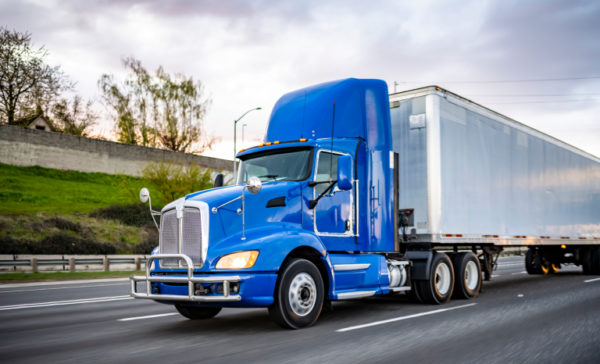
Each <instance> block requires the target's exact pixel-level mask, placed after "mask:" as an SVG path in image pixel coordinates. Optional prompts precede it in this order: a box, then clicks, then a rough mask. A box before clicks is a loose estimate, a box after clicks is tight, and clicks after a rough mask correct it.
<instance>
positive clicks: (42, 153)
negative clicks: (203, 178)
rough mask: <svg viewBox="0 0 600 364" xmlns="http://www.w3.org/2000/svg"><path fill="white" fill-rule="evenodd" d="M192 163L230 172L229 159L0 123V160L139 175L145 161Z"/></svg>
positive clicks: (231, 166) (21, 164)
mask: <svg viewBox="0 0 600 364" xmlns="http://www.w3.org/2000/svg"><path fill="white" fill-rule="evenodd" d="M161 161H164V162H169V163H176V164H184V165H187V164H196V165H199V166H201V167H203V168H209V169H212V170H215V171H223V172H225V173H227V172H231V171H232V169H233V165H232V164H233V163H232V161H230V160H226V159H219V158H211V157H204V156H198V155H193V154H185V153H177V152H172V151H168V150H162V149H155V148H147V147H141V146H137V145H129V144H123V143H117V142H110V141H105V140H98V139H90V138H84V137H78V136H73V135H68V134H62V133H54V132H48V131H40V130H30V129H25V128H21V127H17V126H11V125H0V163H5V164H12V165H18V166H36V165H37V166H40V167H46V168H56V169H70V170H76V171H81V172H102V173H110V174H115V173H121V174H126V175H130V176H141V172H142V170H143V169H144V167H145V166H146V165H148V163H152V162H161Z"/></svg>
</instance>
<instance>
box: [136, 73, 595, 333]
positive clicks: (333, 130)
mask: <svg viewBox="0 0 600 364" xmlns="http://www.w3.org/2000/svg"><path fill="white" fill-rule="evenodd" d="M440 90H441V89H439V88H435V90H433V89H432V90H426V91H427V92H429V93H431V92H445V91H443V90H442V91H440ZM425 94H427V93H425ZM415 95H416V96H414V98H413V101H414V102H413V103H414V105H412V104H409V106H413V108H412V109H411V110H412V111H411V112H414V113H416V112H417V111H418V110H421V111H419V112H421V114H418V113H417V114H414V113H413V114H414V115H413V114H410V117H411V118H412V117H413V116H414V117H415V120H414V122H413V120H412V119H410V120H409V115H408V114H406V113H407V111H406V110H408V109H410V107H408V106H406V105H404V106H403V107H400V108H399V110H400V113H399V112H398V111H395V113H396V114H397V118H396V119H394V120H395V123H396V124H398V125H400V126H401V128H399V127H396V129H395V130H394V133H395V134H394V141H395V143H396V145H394V144H393V143H392V135H393V132H392V123H391V120H390V103H389V95H388V92H387V85H386V84H385V82H383V81H380V80H359V79H353V78H351V79H345V80H340V81H334V82H329V83H324V84H320V85H315V86H311V87H308V88H305V89H301V90H297V91H294V92H290V93H288V94H286V95H284V96H282V97H281V98H280V99H279V101H278V102H277V103H276V104H275V106H274V108H273V111H272V113H271V116H270V120H269V125H268V128H267V133H266V136H265V141H264V143H263V144H261V145H259V146H257V147H253V148H249V149H246V150H242V151H240V153H238V155H237V157H238V158H240V159H241V160H242V166H244V165H245V163H248V166H249V167H248V168H250V169H248V170H247V171H243V168H242V167H240V178H239V180H238V185H235V186H229V187H220V188H215V189H210V190H206V191H201V192H197V193H193V194H190V195H188V196H186V197H185V198H183V199H180V200H177V201H174V202H173V203H171V204H169V205H167V206H165V207H164V208H163V210H162V213H163V216H164V215H165V214H168V213H173V212H174V211H176V213H177V224H178V226H177V227H176V226H168V227H167V230H168V229H171V230H169V231H171V232H173V231H175V230H176V229H177V228H178V229H179V230H178V232H175V234H176V236H177V239H178V242H177V244H178V245H177V249H178V251H169V252H168V253H167V254H174V255H176V256H181V255H182V254H181V252H182V249H183V245H185V244H187V245H190V244H191V245H192V246H196V245H194V244H200V245H201V244H204V243H202V241H204V240H203V239H206V235H208V246H207V247H206V246H202V248H207V250H206V254H205V255H206V256H205V259H204V260H202V261H201V262H196V261H194V262H193V263H194V264H196V263H199V264H197V265H195V266H193V267H192V266H191V265H189V264H190V263H189V262H192V260H190V259H189V258H187V257H186V256H185V255H183V258H185V259H182V260H183V261H185V262H186V263H185V264H184V265H181V261H180V263H178V264H179V265H178V264H175V265H170V266H169V265H164V266H163V265H162V263H161V264H160V265H159V264H157V263H155V264H153V266H152V267H148V269H147V273H146V276H145V277H132V295H133V296H134V297H139V298H151V299H155V300H157V301H162V302H167V303H175V304H177V303H179V302H184V304H186V305H188V306H189V307H198V308H200V309H201V308H202V307H209V306H217V307H264V306H268V307H269V310H270V312H271V310H274V312H276V315H275V316H276V317H279V319H282V317H284V316H285V315H283V316H281V309H282V307H283V306H282V305H285V302H284V301H285V300H286V297H287V296H286V295H287V294H288V292H287V291H284V290H283V288H282V287H284V286H285V285H286V284H288V283H289V282H287V281H286V279H287V278H285V277H286V274H288V273H289V272H290V270H289V269H290V267H291V266H292V265H293V264H291V263H293V262H295V260H294V259H297V258H302V259H306V260H309V261H311V262H312V263H311V264H314V266H315V267H316V269H317V270H318V272H319V273H318V275H319V277H321V278H322V280H323V284H324V295H325V296H326V299H328V300H332V301H333V300H341V299H349V298H360V297H366V296H371V295H382V294H389V293H394V292H402V291H410V290H412V291H413V292H414V297H415V298H417V299H418V300H421V301H424V302H428V303H445V302H447V301H448V300H449V299H450V297H451V296H452V293H453V291H454V290H455V289H456V290H457V291H458V295H459V296H462V297H465V298H473V297H475V296H476V295H477V294H478V292H479V288H480V285H479V286H475V287H471V288H469V287H467V286H466V285H468V284H469V283H468V279H467V278H466V276H465V274H466V273H465V272H466V270H465V271H457V269H458V268H457V267H458V265H461V266H466V264H461V262H469V261H470V262H472V263H473V264H475V265H476V275H477V276H478V278H479V280H478V282H479V284H480V281H481V272H482V271H483V272H485V273H486V276H491V271H492V269H493V267H494V264H495V263H494V261H493V259H492V257H493V255H494V254H496V253H499V251H500V250H501V249H499V248H498V245H502V244H501V243H502V241H504V240H502V239H496V240H493V239H492V240H489V239H488V238H485V236H483V238H480V239H478V240H475V239H471V240H470V241H463V240H462V239H460V238H461V237H462V235H460V234H445V235H446V236H444V235H442V234H438V235H436V236H433V235H432V236H428V235H421V236H416V234H415V230H416V229H414V228H413V229H412V231H407V227H411V226H413V227H414V226H415V223H414V221H412V220H411V219H413V220H414V216H412V215H411V214H412V213H413V212H414V209H413V210H411V209H402V206H398V205H394V204H395V203H396V204H398V200H402V199H399V198H398V196H399V194H398V192H397V191H398V188H399V184H402V183H403V186H404V188H406V186H410V188H412V191H413V192H415V191H416V192H415V193H416V194H418V196H419V197H418V198H417V200H418V201H417V202H418V203H417V202H415V206H423V205H426V204H427V202H428V201H429V200H430V199H432V196H433V197H436V196H435V195H432V189H433V190H434V191H435V187H436V185H435V183H433V182H431V181H430V179H431V180H432V181H435V179H434V178H433V177H431V176H428V173H429V169H428V170H427V171H426V172H427V173H425V172H424V171H425V167H427V168H430V167H431V166H430V160H429V159H430V158H431V157H430V156H429V155H416V154H415V153H414V150H412V149H411V150H406V149H402V148H408V147H409V146H410V147H411V148H414V147H415V145H421V144H423V143H424V142H425V140H424V139H423V138H425V131H424V129H423V128H424V127H425V126H426V125H427V123H429V122H430V121H427V120H428V119H426V118H425V116H426V114H424V113H423V112H424V111H426V109H427V108H429V109H432V110H433V111H431V110H429V109H427V113H430V114H431V113H433V115H434V116H433V117H434V118H435V115H436V114H435V105H436V104H435V102H432V101H431V100H430V101H427V103H428V104H427V105H429V106H427V108H426V107H425V104H426V103H425V101H424V99H423V98H424V96H422V94H421V93H420V91H419V90H417V92H416V93H415ZM395 97H396V98H398V97H399V96H398V94H396V96H395ZM410 97H413V96H410ZM436 97H437V95H436ZM400 100H404V99H402V97H400ZM467 101H468V100H467ZM394 102H399V103H401V102H402V101H394ZM409 103H410V101H409ZM466 104H468V103H466ZM398 105H400V104H397V105H393V107H394V108H396V107H398ZM432 105H433V106H432ZM405 114H406V115H405ZM427 117H429V114H427ZM459 121H460V120H459ZM409 133H412V134H410V137H409V136H407V135H408V134H409ZM398 134H399V135H398ZM415 138H417V139H415ZM418 138H421V139H418ZM399 140H407V142H406V143H405V144H406V145H404V144H401V145H398V143H399V142H398V141H399ZM419 140H420V141H419ZM415 143H416V144H415ZM427 143H429V141H428V142H427ZM427 148H428V149H427V151H428V153H429V149H431V148H432V150H433V151H436V150H437V149H435V148H436V146H435V145H434V146H433V147H431V145H430V144H427ZM308 150H310V153H306V151H308ZM300 151H302V152H300ZM399 151H402V153H404V155H403V156H402V158H403V159H401V161H404V163H405V162H406V161H407V160H416V161H417V162H415V163H414V164H415V165H417V166H418V167H419V168H420V169H419V171H420V172H419V175H418V178H419V181H420V184H418V183H417V184H416V185H415V183H414V182H415V180H416V179H415V178H412V179H411V178H409V177H410V170H409V168H408V167H406V163H405V164H404V165H405V169H398V170H395V169H394V168H399V167H397V166H398V164H397V163H399V162H398V160H399V157H398V154H395V155H394V152H396V153H398V152H399ZM296 152H298V153H296ZM294 153H296V154H294ZM411 153H412V154H411ZM301 154H302V155H303V156H305V158H307V159H305V160H302V159H299V160H297V163H300V164H302V163H306V164H305V165H304V166H305V167H306V168H305V169H306V170H307V173H306V176H303V177H302V178H296V179H290V180H286V178H285V175H283V176H280V175H279V174H273V173H270V174H265V175H263V176H259V175H260V174H262V172H261V173H258V172H259V171H261V170H262V169H261V168H263V167H264V168H265V171H266V172H264V173H267V172H268V168H266V167H269V166H266V167H265V166H263V165H260V163H259V164H256V165H254V166H253V165H252V160H259V159H260V158H263V159H265V160H266V159H268V158H271V157H270V156H275V157H276V158H277V157H278V156H279V158H280V159H282V160H283V158H284V157H283V156H295V155H298V156H300V155H301ZM417 154H418V153H417ZM276 158H275V159H272V160H273V161H272V162H270V163H273V165H276V164H277V163H278V162H277V160H276ZM285 158H287V157H285ZM294 158H295V157H294ZM298 158H301V157H298ZM292 160H293V159H292ZM432 161H433V162H435V160H433V159H432ZM265 163H266V162H265ZM394 163H396V164H394ZM279 164H280V165H279V166H278V167H277V168H279V169H280V170H281V171H284V172H285V171H287V169H290V168H292V169H293V168H295V165H291V166H290V165H284V163H282V162H279ZM434 164H435V163H434ZM394 166H396V167H394ZM438 167H439V166H438ZM251 168H254V169H255V170H254V171H253V172H252V173H250V171H251ZM436 168H437V167H436ZM303 170H304V169H303ZM433 172H436V170H433ZM244 173H248V176H246V175H245V174H244ZM250 174H254V175H255V176H259V177H262V178H264V180H263V181H262V182H260V181H259V182H258V185H260V186H261V187H262V188H261V189H260V192H259V193H256V194H254V193H250V188H251V186H252V185H253V184H254V185H255V186H256V181H251V180H250V179H249V180H248V185H245V182H246V179H247V177H249V175H250ZM399 175H400V178H404V180H403V181H402V182H399V181H398V178H399V177H398V176H399ZM395 177H396V178H395ZM253 178H256V177H253ZM280 178H281V179H280ZM336 179H338V181H336ZM250 182H252V183H250ZM423 194H424V196H425V198H423ZM395 196H396V198H394V197H395ZM402 197H403V201H412V200H411V199H410V198H407V194H406V193H405V194H404V195H402ZM408 197H410V196H408ZM438 197H439V196H438ZM394 200H395V201H394ZM186 206H187V207H186ZM197 206H204V207H206V206H208V209H206V208H204V209H200V210H199V211H200V212H199V213H198V212H197V211H196V210H194V211H196V212H195V214H196V215H194V216H196V218H198V217H197V216H200V221H201V222H202V223H203V224H205V225H203V226H206V230H203V231H201V232H197V230H193V229H192V230H193V231H196V232H195V233H194V234H198V236H196V235H193V234H192V235H185V236H183V235H184V234H186V230H184V229H183V227H184V226H185V227H187V226H188V225H186V224H188V222H186V217H185V216H186V215H185V214H186V209H187V208H195V207H197ZM411 206H412V205H411ZM396 210H398V211H396ZM432 213H433V212H432V211H431V208H430V206H427V208H423V209H421V211H418V212H417V213H415V215H416V216H418V217H419V218H420V219H421V218H423V216H427V215H428V214H429V215H431V214H432ZM190 216H192V215H190ZM190 219H191V217H190ZM190 221H192V220H190ZM194 221H197V220H194ZM207 221H208V223H207ZM410 221H412V222H410ZM416 225H417V226H416V227H417V229H428V228H429V227H428V226H427V224H425V225H423V226H419V225H418V224H416ZM400 227H403V228H402V229H400ZM187 234H190V233H187ZM182 236H183V237H182ZM201 238H202V239H201ZM441 238H447V240H445V241H443V242H442V241H440V239H441ZM457 238H458V239H457ZM165 239H166V240H165ZM169 239H171V240H169ZM423 239H425V241H423ZM486 239H488V240H486ZM163 240H165V241H169V242H170V243H172V242H173V236H168V233H165V232H164V229H163V230H161V246H163V243H164V241H163ZM599 240H600V239H599ZM400 241H401V243H402V244H400ZM444 242H447V245H445V247H446V248H447V247H453V248H454V252H452V253H449V254H445V253H440V252H436V248H437V247H439V246H440V244H441V243H444ZM435 244H438V246H436V245H435ZM452 244H453V245H452ZM461 245H462V248H463V249H464V250H460V249H461ZM514 245H517V244H514ZM555 245H556V244H555ZM164 246H167V245H164ZM441 246H444V245H443V244H441ZM465 247H466V249H465ZM169 249H171V250H173V249H174V245H170V248H169ZM594 249H596V250H598V251H597V253H595V250H594ZM471 250H472V251H473V252H477V253H478V254H479V256H476V255H474V254H473V253H472V252H470V251H471ZM247 251H257V252H258V256H257V258H256V261H255V262H254V264H253V265H251V266H250V267H248V268H238V269H218V268H216V266H217V263H218V262H219V260H220V259H221V258H223V257H224V256H226V255H229V254H232V253H236V252H247ZM531 251H534V254H540V256H543V257H544V259H546V260H550V259H563V258H564V257H567V258H566V259H570V258H568V257H569V256H571V257H573V256H577V257H579V256H582V257H584V258H582V260H572V261H571V260H570V261H568V262H573V263H575V264H584V270H586V267H585V264H586V263H585V261H586V260H585V259H587V261H592V260H593V259H595V258H594V257H595V255H594V254H597V255H598V256H600V248H597V247H596V246H595V245H593V246H591V248H588V247H585V248H581V247H575V248H573V249H571V250H568V251H565V252H564V253H569V254H570V255H569V254H564V253H563V258H560V254H558V255H556V252H555V251H554V250H552V249H551V248H550V249H548V250H546V251H545V252H541V250H536V249H535V248H534V249H533V250H531V249H530V252H531ZM175 253H177V254H175ZM153 254H158V255H156V257H160V256H161V254H160V253H159V251H157V250H155V251H153ZM586 254H588V255H589V257H588V258H585V257H587V256H586ZM166 257H167V256H165V258H164V259H167V258H166ZM450 257H452V258H453V259H454V264H453V263H452V261H451V260H450ZM556 257H559V258H556ZM161 259H163V258H161ZM186 259H187V260H186ZM528 259H529V258H528ZM536 259H537V258H536ZM573 259H575V258H573ZM577 259H579V258H577ZM540 261H541V260H540ZM598 261H600V259H598ZM557 262H558V263H561V262H563V261H559V260H557ZM582 262H583V263H582ZM588 265H589V264H588ZM440 267H441V268H440ZM530 268H531V267H529V266H528V270H529V269H530ZM538 268H539V267H537V268H536V267H535V266H533V268H531V269H532V270H533V271H534V272H535V271H536V269H538ZM302 269H304V270H301V271H300V272H293V273H289V274H291V275H292V277H294V279H293V280H291V283H289V297H288V298H289V301H292V300H293V299H294V297H296V296H294V294H298V295H304V294H307V297H308V299H304V298H300V299H299V302H300V303H307V304H311V302H312V301H311V300H310V298H311V297H314V295H315V294H316V293H315V292H316V290H313V291H310V290H311V289H314V288H316V287H317V286H318V284H316V283H315V282H314V281H313V282H312V283H311V282H310V281H311V280H312V278H308V280H307V278H306V277H307V275H306V274H305V273H307V272H309V271H310V269H308V268H306V267H304V268H302ZM461 269H462V268H461ZM590 269H592V270H593V269H597V270H598V272H597V273H600V267H597V268H593V267H588V270H590ZM538 270H539V269H538ZM294 274H295V276H294ZM470 274H471V275H472V274H473V271H471V273H470ZM309 275H310V274H309ZM455 276H456V280H455V279H454V277H455ZM190 277H191V278H190ZM311 277H313V278H315V277H314V276H311ZM296 278H298V280H297V281H296ZM140 281H141V282H145V283H146V284H147V286H148V287H150V291H149V292H150V293H148V292H146V293H145V294H144V293H139V292H137V288H136V285H137V282H140ZM307 282H308V283H307ZM295 285H297V286H298V285H299V286H300V287H304V286H303V285H306V287H309V288H307V289H304V288H301V289H299V290H298V291H297V292H295V293H294V291H293V290H294V289H295V288H294V287H296V286H295ZM307 292H312V293H307ZM311 295H312V296H311ZM303 300H304V301H303ZM282 302H284V303H283V304H282ZM297 303H298V302H297ZM313 303H314V302H313ZM292 306H293V305H292ZM189 307H188V309H190V308H189ZM278 310H279V311H278ZM288 311H289V312H288V314H289V316H285V317H284V318H283V319H282V321H284V326H287V327H294V328H297V327H302V326H305V325H308V324H311V323H312V322H314V320H316V318H314V320H313V321H310V320H308V321H307V320H304V321H303V320H302V317H299V318H298V316H302V312H300V313H298V312H296V311H293V307H288ZM292 311H293V312H292ZM180 312H181V311H180ZM277 312H279V313H277ZM311 312H312V311H311ZM319 312H320V308H319ZM182 314H183V313H182ZM277 314H279V315H280V316H277ZM294 315H296V319H294ZM316 317H318V312H317V316H316Z"/></svg>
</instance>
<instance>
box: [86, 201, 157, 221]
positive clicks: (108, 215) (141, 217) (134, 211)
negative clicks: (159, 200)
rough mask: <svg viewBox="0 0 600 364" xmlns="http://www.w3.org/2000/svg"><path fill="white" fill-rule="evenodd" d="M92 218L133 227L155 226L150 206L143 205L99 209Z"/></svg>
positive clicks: (91, 215)
mask: <svg viewBox="0 0 600 364" xmlns="http://www.w3.org/2000/svg"><path fill="white" fill-rule="evenodd" d="M90 217H95V218H98V219H111V220H118V221H120V222H122V223H123V224H125V225H131V226H144V225H149V224H152V225H154V223H153V222H152V217H151V216H150V211H149V210H148V206H145V205H142V204H141V203H138V204H132V205H112V206H109V207H106V208H102V209H97V210H94V211H92V212H91V213H90Z"/></svg>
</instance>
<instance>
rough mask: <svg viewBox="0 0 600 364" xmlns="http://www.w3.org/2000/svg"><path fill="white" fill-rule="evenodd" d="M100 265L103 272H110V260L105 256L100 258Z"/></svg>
mask: <svg viewBox="0 0 600 364" xmlns="http://www.w3.org/2000/svg"><path fill="white" fill-rule="evenodd" d="M102 263H104V271H105V272H108V271H110V260H109V259H108V257H107V256H105V257H104V258H102Z"/></svg>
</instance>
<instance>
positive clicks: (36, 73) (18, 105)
mask: <svg viewBox="0 0 600 364" xmlns="http://www.w3.org/2000/svg"><path fill="white" fill-rule="evenodd" d="M47 54H48V52H47V51H46V50H45V49H44V47H40V48H35V47H33V45H32V44H31V34H29V33H19V32H17V31H10V30H8V29H5V28H2V27H0V121H1V122H5V123H8V124H18V122H19V119H20V118H24V117H28V116H31V115H32V114H34V113H40V112H42V111H47V109H48V108H49V105H50V103H51V102H52V101H53V100H55V99H56V98H57V97H58V95H59V94H60V93H61V92H62V91H64V90H67V89H70V88H72V84H71V83H70V82H69V81H68V80H67V78H66V77H65V76H64V74H63V73H62V71H61V70H60V67H58V66H56V67H51V66H49V65H47V64H46V63H45V62H44V58H45V57H46V56H47Z"/></svg>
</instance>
